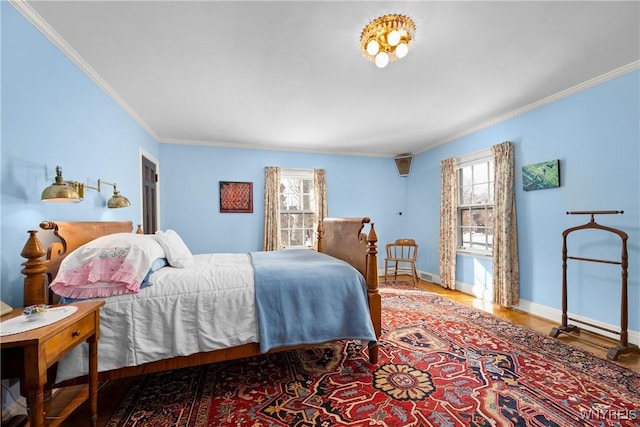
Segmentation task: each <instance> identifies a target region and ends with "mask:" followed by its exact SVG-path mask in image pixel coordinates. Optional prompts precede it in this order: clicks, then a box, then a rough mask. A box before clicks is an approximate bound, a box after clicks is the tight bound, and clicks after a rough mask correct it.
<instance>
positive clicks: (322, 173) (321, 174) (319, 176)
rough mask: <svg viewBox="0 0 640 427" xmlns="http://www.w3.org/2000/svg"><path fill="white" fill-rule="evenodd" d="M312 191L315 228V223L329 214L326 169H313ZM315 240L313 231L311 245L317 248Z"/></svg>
mask: <svg viewBox="0 0 640 427" xmlns="http://www.w3.org/2000/svg"><path fill="white" fill-rule="evenodd" d="M313 191H314V197H315V199H316V212H317V213H318V216H317V218H316V221H315V223H316V229H317V224H319V223H320V221H322V220H323V219H325V218H326V217H328V216H329V206H328V204H327V171H326V170H324V169H314V170H313ZM317 240H318V236H317V234H316V233H313V239H312V242H313V247H315V248H316V249H317V247H318V246H317Z"/></svg>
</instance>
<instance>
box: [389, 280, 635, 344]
mask: <svg viewBox="0 0 640 427" xmlns="http://www.w3.org/2000/svg"><path fill="white" fill-rule="evenodd" d="M383 274H384V272H383ZM418 275H419V276H420V279H422V280H426V281H427V282H431V283H435V284H438V285H440V284H442V283H441V282H440V276H438V275H437V274H433V273H429V272H425V271H418ZM456 290H457V291H460V292H463V293H465V294H468V295H473V296H475V297H476V298H481V299H484V300H490V299H491V295H482V294H480V295H479V294H478V293H479V292H480V293H483V292H485V290H480V291H478V290H476V289H474V286H473V285H471V284H469V283H465V282H460V281H456ZM483 297H484V298H483ZM517 309H518V310H521V311H524V312H525V313H528V314H531V315H533V316H537V317H541V318H543V319H546V320H549V321H551V322H556V323H558V324H560V323H561V321H562V310H559V309H556V308H553V307H548V306H545V305H542V304H537V303H535V302H531V301H527V300H523V299H521V300H520V304H519V305H518V307H517ZM567 314H568V316H569V317H571V318H572V319H576V321H575V325H576V326H579V327H580V329H584V330H585V331H589V332H593V333H596V334H599V335H602V336H605V337H608V338H611V339H613V340H616V341H617V340H619V339H620V336H619V335H616V334H614V333H609V332H607V331H606V330H600V329H598V328H594V327H591V326H589V325H586V324H582V323H579V322H587V323H591V324H592V325H595V326H598V327H600V328H603V329H609V330H614V331H617V330H620V325H612V324H609V323H605V322H600V321H598V320H593V319H590V318H588V317H585V316H580V315H578V314H574V313H567ZM627 333H628V339H629V342H630V343H632V344H637V345H640V332H638V331H627Z"/></svg>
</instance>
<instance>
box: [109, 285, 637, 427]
mask: <svg viewBox="0 0 640 427" xmlns="http://www.w3.org/2000/svg"><path fill="white" fill-rule="evenodd" d="M381 294H382V302H383V335H382V338H381V342H380V353H379V360H378V364H377V365H371V364H369V363H368V357H367V350H366V345H365V346H364V347H363V343H360V342H358V341H342V342H335V343H330V344H323V345H318V346H315V347H311V348H308V349H305V350H298V351H289V352H282V353H275V354H270V355H263V356H260V357H255V358H249V359H243V360H239V361H233V362H224V363H218V364H213V365H207V366H201V367H195V368H187V369H182V370H175V371H170V372H165V373H159V374H152V375H148V376H145V377H141V378H139V379H137V380H136V381H135V382H134V383H133V385H132V387H131V389H130V390H129V391H128V392H127V394H126V395H125V397H124V398H123V400H122V402H121V403H120V406H119V408H118V409H117V410H116V411H115V412H114V414H113V416H112V418H111V420H110V421H109V422H108V423H107V425H108V426H110V427H116V426H118V427H121V426H122V427H124V426H185V427H187V426H251V427H258V426H299V427H303V426H305V427H306V426H317V427H329V426H403V427H404V426H560V427H566V426H638V425H640V374H639V373H637V372H634V371H632V370H630V369H627V368H625V367H623V366H621V365H618V364H617V363H614V362H610V361H607V360H605V359H600V358H598V357H596V356H593V355H591V354H589V353H587V352H584V351H582V350H580V349H577V348H575V347H572V346H569V345H567V344H564V343H561V342H559V341H558V340H556V339H553V338H551V337H549V336H546V335H543V334H540V333H537V332H534V331H532V330H529V329H526V328H523V327H521V326H519V325H516V324H514V323H511V322H508V321H505V320H501V319H499V318H497V317H495V316H493V315H491V314H488V313H486V312H482V311H479V310H476V309H473V308H469V307H466V306H463V305H461V304H459V303H456V302H453V301H450V300H447V299H445V298H443V297H440V296H438V295H434V294H430V293H427V292H424V291H411V290H398V289H393V288H381Z"/></svg>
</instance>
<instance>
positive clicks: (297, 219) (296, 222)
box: [291, 214, 302, 228]
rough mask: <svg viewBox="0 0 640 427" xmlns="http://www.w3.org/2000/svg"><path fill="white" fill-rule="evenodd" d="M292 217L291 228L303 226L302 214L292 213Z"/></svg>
mask: <svg viewBox="0 0 640 427" xmlns="http://www.w3.org/2000/svg"><path fill="white" fill-rule="evenodd" d="M291 219H292V221H291V228H302V214H292V215H291Z"/></svg>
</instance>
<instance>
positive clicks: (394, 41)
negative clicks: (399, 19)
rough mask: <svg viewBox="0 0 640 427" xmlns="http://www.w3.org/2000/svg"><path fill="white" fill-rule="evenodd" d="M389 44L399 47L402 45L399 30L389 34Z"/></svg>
mask: <svg viewBox="0 0 640 427" xmlns="http://www.w3.org/2000/svg"><path fill="white" fill-rule="evenodd" d="M387 43H389V46H397V45H398V43H400V32H399V31H398V30H391V31H390V32H389V34H387Z"/></svg>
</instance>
